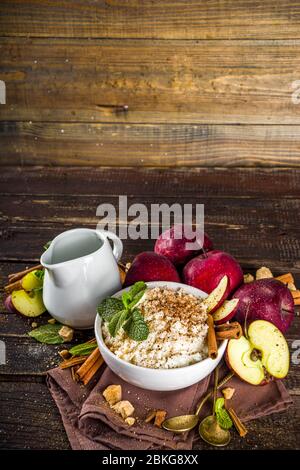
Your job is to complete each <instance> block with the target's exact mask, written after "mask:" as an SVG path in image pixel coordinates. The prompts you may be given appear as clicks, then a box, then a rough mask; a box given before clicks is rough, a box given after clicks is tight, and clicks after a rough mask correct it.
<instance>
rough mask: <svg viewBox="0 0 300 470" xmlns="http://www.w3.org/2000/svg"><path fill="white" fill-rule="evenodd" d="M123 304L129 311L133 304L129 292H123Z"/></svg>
mask: <svg viewBox="0 0 300 470" xmlns="http://www.w3.org/2000/svg"><path fill="white" fill-rule="evenodd" d="M122 302H123V305H124V307H125V308H126V309H128V306H129V304H130V302H131V295H130V293H129V292H123V294H122Z"/></svg>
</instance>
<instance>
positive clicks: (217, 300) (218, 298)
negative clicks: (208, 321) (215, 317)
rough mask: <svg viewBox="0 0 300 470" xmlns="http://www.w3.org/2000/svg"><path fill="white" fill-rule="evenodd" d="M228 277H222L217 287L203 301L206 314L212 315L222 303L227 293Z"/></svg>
mask: <svg viewBox="0 0 300 470" xmlns="http://www.w3.org/2000/svg"><path fill="white" fill-rule="evenodd" d="M228 282H229V279H228V276H223V277H222V279H221V281H220V282H219V284H218V285H217V287H216V288H215V289H214V290H213V291H212V292H211V293H210V294H209V296H208V297H206V299H204V300H203V303H204V305H205V306H206V311H207V313H213V312H214V311H215V310H217V308H218V307H219V306H220V305H222V303H223V302H224V300H225V298H226V295H227V292H228V289H227V288H228Z"/></svg>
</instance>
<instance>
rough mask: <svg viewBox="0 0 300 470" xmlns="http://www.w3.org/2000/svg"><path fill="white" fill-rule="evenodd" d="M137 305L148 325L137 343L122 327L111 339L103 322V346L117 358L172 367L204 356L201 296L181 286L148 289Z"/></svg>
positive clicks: (154, 366) (205, 350) (204, 311)
mask: <svg viewBox="0 0 300 470" xmlns="http://www.w3.org/2000/svg"><path fill="white" fill-rule="evenodd" d="M138 308H139V310H140V312H141V313H142V315H143V316H144V319H145V321H146V323H147V325H148V327H149V335H148V338H147V339H146V340H144V341H141V342H138V341H134V340H133V339H131V338H129V337H128V336H127V335H126V333H125V332H124V330H123V328H121V329H120V330H119V332H118V333H117V335H116V336H115V337H114V338H113V337H112V336H111V335H110V333H109V331H108V325H107V323H106V322H105V323H104V324H103V326H102V333H103V339H104V342H105V344H106V346H107V347H108V348H109V349H110V350H111V351H112V352H113V353H114V354H115V355H116V356H117V357H119V358H120V359H123V360H124V361H127V362H130V363H131V364H135V365H138V366H142V367H148V368H153V369H172V368H176V367H184V366H188V365H190V364H194V363H196V362H199V361H201V360H203V359H205V358H206V357H207V330H208V326H207V324H206V319H207V314H206V308H205V305H204V304H203V302H202V299H199V298H197V297H196V296H194V295H191V294H188V293H186V292H185V291H184V290H183V289H179V290H176V291H174V290H172V289H168V288H166V287H155V288H148V289H147V290H146V292H145V294H144V295H143V297H142V298H141V300H140V301H139V303H138Z"/></svg>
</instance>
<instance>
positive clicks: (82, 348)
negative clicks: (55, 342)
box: [69, 341, 97, 356]
mask: <svg viewBox="0 0 300 470" xmlns="http://www.w3.org/2000/svg"><path fill="white" fill-rule="evenodd" d="M96 347H97V343H96V341H95V342H93V343H90V342H88V343H82V344H77V345H76V346H73V347H72V348H71V349H69V353H70V354H72V356H88V355H89V354H91V353H92V352H93V351H94V349H96Z"/></svg>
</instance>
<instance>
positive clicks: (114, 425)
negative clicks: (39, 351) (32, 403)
mask: <svg viewBox="0 0 300 470" xmlns="http://www.w3.org/2000/svg"><path fill="white" fill-rule="evenodd" d="M227 373H228V369H227V367H226V366H225V364H224V365H223V366H222V367H221V370H220V378H222V377H223V376H224V375H226V374H227ZM212 382H213V377H207V378H206V379H204V380H202V381H201V382H199V383H198V384H195V385H193V386H191V387H188V388H185V389H183V390H177V391H174V392H152V391H149V390H144V389H141V388H138V387H135V386H133V385H130V384H128V383H127V382H124V381H123V380H122V379H120V378H119V377H117V376H116V375H115V374H114V373H113V372H112V371H111V370H110V369H109V368H108V367H106V366H103V367H102V368H101V370H100V371H99V373H98V374H97V376H96V377H95V378H94V379H93V381H92V382H91V383H90V384H89V385H88V386H83V385H80V384H78V383H75V382H74V381H73V379H72V377H71V374H70V371H69V370H61V369H59V368H56V369H53V370H51V371H49V372H48V376H47V383H48V387H49V390H50V392H51V394H52V397H53V399H54V401H55V403H56V405H57V406H58V409H59V411H60V414H61V416H62V420H63V423H64V426H65V429H66V432H67V435H68V438H69V441H70V444H71V447H72V448H73V449H81V450H107V449H120V450H130V449H135V450H139V449H140V450H148V449H185V450H190V449H192V447H193V442H194V441H195V439H197V428H196V429H195V430H193V431H191V432H190V433H184V434H173V433H171V432H168V431H165V430H164V429H161V428H158V427H156V426H154V425H153V424H152V423H145V422H144V420H145V417H146V416H147V414H148V413H149V411H151V410H154V409H155V410H158V409H160V410H166V411H167V416H168V417H171V416H177V415H181V414H191V413H194V412H195V409H196V407H197V404H198V402H199V401H200V399H201V398H202V396H203V395H204V394H205V393H206V392H207V390H208V388H209V387H211V386H212ZM111 384H120V385H121V387H122V399H123V400H129V401H130V402H131V403H132V405H133V406H134V408H135V412H134V417H135V418H136V423H135V424H134V425H133V426H128V425H127V424H126V423H125V422H124V421H123V420H122V418H121V417H120V415H118V414H117V413H116V412H115V411H114V410H112V409H111V408H110V407H109V405H108V404H107V402H106V401H105V399H104V398H103V395H102V392H103V390H104V389H105V388H106V387H107V386H108V385H111ZM227 386H228V387H232V388H234V389H235V394H234V395H233V398H232V399H231V400H230V404H231V406H232V407H233V408H234V409H235V411H236V413H237V414H238V416H239V417H240V418H241V419H242V420H243V421H245V422H246V421H249V420H251V419H256V418H259V417H261V416H266V415H268V414H271V413H276V412H279V411H284V410H286V409H287V408H288V407H289V406H290V405H291V404H292V400H291V398H290V396H289V394H288V392H287V390H286V388H285V387H284V385H283V383H282V382H280V381H273V382H270V383H269V384H267V385H265V386H253V385H249V384H247V383H245V382H242V381H241V380H240V379H238V378H237V377H233V378H232V379H230V381H229V382H228V383H227V384H226V387H227ZM211 406H212V403H211V401H208V402H207V403H206V404H205V406H204V407H203V409H202V411H201V414H200V418H201V417H204V416H206V415H208V414H209V413H210V411H211Z"/></svg>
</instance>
